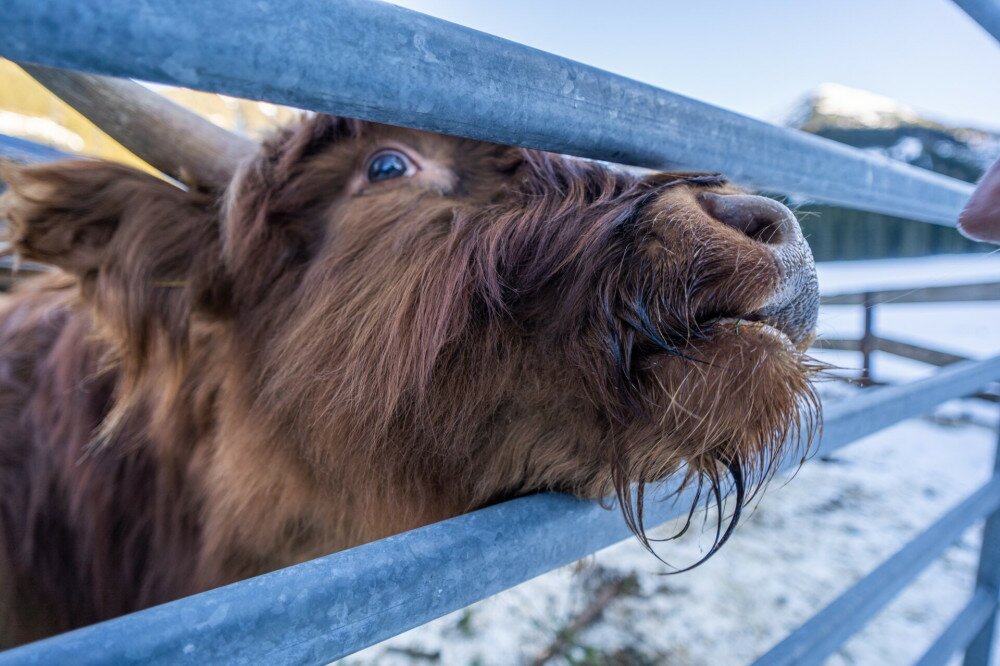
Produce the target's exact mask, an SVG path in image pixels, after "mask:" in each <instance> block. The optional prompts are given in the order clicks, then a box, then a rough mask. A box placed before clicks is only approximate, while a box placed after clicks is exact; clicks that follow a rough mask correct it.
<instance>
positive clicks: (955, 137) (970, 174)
mask: <svg viewBox="0 0 1000 666" xmlns="http://www.w3.org/2000/svg"><path fill="white" fill-rule="evenodd" d="M781 122H782V123H783V124H784V125H786V126H787V127H793V128H796V129H800V130H803V131H805V132H809V133H811V134H816V135H818V136H822V137H825V138H827V139H832V140H834V141H839V142H840V143H845V144H847V145H849V146H854V147H855V148H861V149H862V150H867V151H871V152H875V153H879V154H882V155H885V156H887V157H890V158H892V159H896V160H900V161H903V162H908V163H909V164H912V165H914V166H918V167H922V168H924V169H930V170H931V171H936V172H938V173H942V174H945V175H947V176H952V177H953V178H958V179H960V180H964V181H968V182H975V181H976V180H978V179H979V177H980V176H981V175H982V174H983V172H984V171H985V170H986V168H987V167H989V165H990V164H992V162H993V160H995V159H997V157H998V156H1000V132H998V131H993V130H987V129H983V128H976V127H966V126H961V125H957V124H948V123H947V122H944V121H942V120H938V119H932V118H929V117H927V116H926V115H923V114H921V113H919V112H917V111H915V110H914V109H912V108H910V107H908V106H906V105H905V104H901V103H900V102H897V101H895V100H893V99H890V98H888V97H883V96H882V95H877V94H875V93H871V92H867V91H864V90H857V89H855V88H849V87H847V86H842V85H839V84H835V83H825V84H823V85H821V86H819V87H818V88H816V89H815V90H813V91H811V92H809V93H808V94H806V95H805V96H804V97H803V98H802V99H801V100H800V101H799V102H798V103H796V104H795V106H794V107H792V108H791V109H790V110H789V111H788V112H787V113H786V114H785V115H784V117H783V118H781ZM800 210H801V211H802V212H804V213H816V214H817V215H806V216H805V219H804V220H803V230H804V231H805V233H806V236H807V237H808V238H809V242H810V245H812V248H813V253H814V254H815V255H816V258H817V259H818V260H821V261H829V260H839V259H871V258H880V257H902V256H919V255H926V254H941V253H954V252H976V251H981V250H982V251H985V250H988V249H989V247H988V246H985V245H982V244H978V243H973V242H971V241H968V240H966V239H964V238H962V237H961V236H960V235H959V234H958V232H957V231H955V230H954V229H950V228H947V227H941V226H937V225H931V224H921V223H915V222H911V221H907V220H900V219H898V218H893V217H890V216H887V215H878V214H875V213H866V212H862V211H856V210H848V209H844V208H836V207H832V206H822V205H812V204H807V205H805V206H802V207H800Z"/></svg>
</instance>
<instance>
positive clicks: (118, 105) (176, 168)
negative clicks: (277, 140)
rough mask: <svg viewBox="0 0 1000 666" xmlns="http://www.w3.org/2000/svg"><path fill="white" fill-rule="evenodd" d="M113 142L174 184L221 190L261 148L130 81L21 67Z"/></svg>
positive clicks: (60, 70)
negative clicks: (179, 182) (192, 184)
mask: <svg viewBox="0 0 1000 666" xmlns="http://www.w3.org/2000/svg"><path fill="white" fill-rule="evenodd" d="M21 67H22V68H23V69H24V70H25V71H26V72H27V73H28V74H30V75H31V77H32V78H34V79H35V80H36V81H38V82H39V83H41V84H42V85H43V86H45V87H46V88H48V89H49V90H50V91H52V93H53V94H55V95H56V96H57V97H59V98H60V99H62V100H63V101H64V102H66V103H67V104H69V105H70V106H71V107H73V108H74V109H76V110H77V111H79V112H80V113H81V114H83V115H84V116H85V117H86V118H87V119H88V120H90V121H91V122H92V123H94V124H95V125H97V126H98V127H99V128H101V129H102V130H103V131H104V132H105V133H107V134H108V135H109V136H111V138H113V139H114V140H116V141H118V142H119V143H120V144H122V145H123V146H124V147H125V148H127V149H128V150H130V151H132V152H133V153H134V154H135V155H136V156H138V157H139V158H140V159H142V160H144V161H145V162H147V163H149V164H150V165H151V166H153V167H155V168H157V169H159V170H160V171H162V172H163V173H165V174H166V175H168V176H170V177H171V178H174V179H176V180H182V181H185V182H191V181H193V182H194V183H197V184H198V185H203V186H208V187H223V186H225V185H226V184H227V183H228V182H229V180H230V179H231V178H232V175H233V173H234V172H235V171H236V168H237V167H238V166H239V164H240V163H241V162H242V161H243V160H245V159H246V158H247V157H248V156H250V155H251V154H253V153H254V152H255V151H256V149H257V145H256V144H255V143H254V142H253V141H251V140H249V139H245V138H243V137H241V136H238V135H236V134H233V133H232V132H229V131H226V130H224V129H222V128H221V127H218V126H216V125H213V124H212V123H211V122H209V121H208V120H205V119H204V118H202V117H201V116H199V115H198V114H196V113H194V112H192V111H188V110H187V109H185V108H183V107H181V106H179V105H178V104H175V103H174V102H172V101H170V100H168V99H167V98H165V97H163V96H162V95H158V94H156V93H155V92H153V91H152V90H149V89H148V88H145V87H143V86H141V85H139V84H138V83H136V82H134V81H130V80H128V79H115V78H109V77H106V76H96V75H94V74H84V73H81V72H72V71H68V70H62V69H53V68H51V67H42V66H40V65H29V64H21Z"/></svg>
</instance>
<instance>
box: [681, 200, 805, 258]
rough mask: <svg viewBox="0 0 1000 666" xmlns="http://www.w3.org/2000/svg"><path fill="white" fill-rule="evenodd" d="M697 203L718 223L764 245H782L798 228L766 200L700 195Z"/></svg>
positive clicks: (784, 210)
mask: <svg viewBox="0 0 1000 666" xmlns="http://www.w3.org/2000/svg"><path fill="white" fill-rule="evenodd" d="M698 202H699V203H700V204H701V207H702V208H703V209H704V210H705V212H706V213H708V214H709V215H711V216H712V217H713V218H715V219H716V220H718V221H719V222H722V223H723V224H725V225H726V226H728V227H732V228H733V229H736V230H738V231H742V232H743V233H745V234H746V235H747V236H749V237H750V238H752V239H754V240H755V241H759V242H761V243H767V244H768V245H780V244H781V243H783V242H785V241H786V240H788V239H789V237H790V235H791V234H793V233H794V232H795V228H796V227H797V226H798V221H797V220H796V219H795V215H794V214H793V213H792V211H790V210H789V209H788V208H787V207H786V206H784V205H782V204H780V203H778V202H777V201H775V200H774V199H768V198H767V197H759V196H756V195H753V194H716V193H714V192H702V193H701V194H699V195H698Z"/></svg>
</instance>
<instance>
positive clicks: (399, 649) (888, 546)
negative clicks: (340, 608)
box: [342, 255, 1000, 666]
mask: <svg viewBox="0 0 1000 666" xmlns="http://www.w3.org/2000/svg"><path fill="white" fill-rule="evenodd" d="M997 279H1000V255H987V256H974V257H970V256H963V257H936V258H932V259H918V260H901V261H882V262H844V263H839V264H831V265H824V266H821V267H820V283H821V285H823V289H824V291H825V292H826V293H838V292H844V291H852V290H857V289H863V288H888V287H906V286H923V285H927V284H931V283H936V284H946V283H963V282H970V283H971V282H977V281H987V280H997ZM860 322H861V309H860V307H858V306H851V307H847V306H844V307H839V306H838V307H831V308H828V309H826V310H825V311H824V312H823V315H822V319H821V332H822V333H824V334H826V335H831V336H836V337H848V336H855V335H857V334H859V333H860V326H861V324H860ZM876 328H877V331H878V332H879V333H881V334H884V335H887V336H889V335H891V336H892V337H897V338H900V339H905V340H908V341H915V342H923V343H925V344H928V345H930V344H933V345H936V346H937V347H939V348H941V349H948V350H951V351H955V352H959V353H964V354H966V355H970V356H973V357H985V356H989V355H991V354H995V353H1000V303H991V304H948V305H887V306H880V308H879V311H878V318H877V322H876ZM834 357H835V358H836V362H838V363H840V364H841V365H843V366H848V367H856V366H857V364H858V358H857V355H856V354H839V355H834V354H830V353H827V354H824V358H831V359H832V358H834ZM876 371H877V372H878V373H880V374H881V375H882V376H885V377H892V378H894V379H896V378H898V379H908V378H911V377H915V376H919V375H921V374H925V373H926V370H925V369H923V368H922V367H920V366H919V365H916V364H911V363H908V362H903V361H893V360H891V359H887V358H884V356H878V357H877V364H876ZM859 390H860V389H856V388H853V387H850V386H848V385H845V384H842V383H840V382H829V383H824V384H823V386H822V392H823V394H824V399H825V400H826V401H827V402H828V403H829V402H834V401H838V400H843V399H845V398H848V397H850V396H851V395H853V394H855V393H856V392H857V391H859ZM873 390H874V389H873ZM996 423H997V413H996V408H995V406H991V405H986V404H985V403H981V402H978V401H968V400H964V401H954V402H952V403H949V404H947V405H943V406H942V407H941V408H939V409H938V410H937V411H936V412H935V413H934V414H933V415H931V416H929V417H927V418H923V419H915V420H911V421H908V422H905V423H902V424H899V425H897V426H895V427H893V428H890V429H888V430H885V431H883V432H881V433H878V434H876V435H873V436H871V437H868V438H867V439H865V440H861V441H860V442H857V443H855V444H854V445H852V446H849V447H847V448H845V449H842V450H841V451H839V452H838V453H837V454H836V455H835V457H834V458H833V459H831V460H827V461H813V462H811V463H809V464H807V465H806V466H805V467H804V468H802V469H801V470H800V471H799V473H798V474H797V475H796V476H795V477H794V478H791V479H790V480H786V479H781V480H778V481H776V482H774V483H773V484H772V485H771V487H770V488H769V489H768V491H767V492H766V493H765V495H764V497H763V499H762V500H761V501H760V502H759V504H758V505H757V507H756V509H755V510H754V511H753V512H752V514H751V515H749V517H747V518H746V519H745V521H744V522H743V524H742V525H741V526H740V528H739V529H738V530H737V532H736V535H735V536H734V538H733V539H732V540H730V542H729V543H728V544H727V545H726V546H725V547H724V548H723V549H722V551H721V552H720V553H719V554H717V555H716V556H715V557H714V558H712V559H711V560H710V561H709V562H707V563H706V564H704V565H703V566H701V567H699V568H698V569H695V570H694V571H691V572H688V573H684V574H680V575H676V576H665V575H663V574H664V573H665V572H666V571H667V570H668V569H667V567H665V566H664V565H663V564H661V563H659V562H657V561H656V560H655V559H654V558H653V557H652V556H650V555H649V554H648V553H646V552H645V551H643V550H642V548H641V547H639V545H638V544H637V543H636V542H635V541H633V540H629V541H625V542H622V543H620V544H618V545H616V546H613V547H611V548H608V549H606V550H604V551H601V552H600V553H598V554H596V555H594V556H592V557H590V558H587V559H586V560H584V561H583V562H581V563H578V564H577V565H574V566H570V567H565V568H563V569H560V570H557V571H554V572H551V573H549V574H546V575H544V576H540V577H538V578H536V579H534V580H532V581H529V582H527V583H524V584H523V585H520V586H518V587H516V588H514V589H512V590H508V591H507V592H504V593H502V594H499V595H496V596H495V597H492V598H490V599H487V600H485V601H482V602H480V603H478V604H475V605H473V606H471V607H469V608H467V609H465V610H463V611H459V612H456V613H453V614H451V615H449V616H446V617H444V618H441V619H439V620H436V621H435V622H432V623H430V624H428V625H425V626H424V627H420V628H418V629H414V630H412V631H410V632H407V633H405V634H403V635H401V636H398V637H396V638H394V639H392V640H390V641H387V642H385V643H383V644H380V645H378V646H375V647H373V648H370V649H369V650H366V651H364V652H362V653H359V654H357V655H355V656H354V657H350V658H348V659H346V660H344V661H343V662H342V663H344V664H359V665H360V664H379V665H382V664H384V665H386V666H396V665H400V666H402V665H412V664H431V663H440V664H460V665H470V666H472V665H480V666H488V665H492V664H531V663H533V661H535V660H536V659H537V658H538V657H539V656H540V655H542V654H544V652H545V650H546V649H547V648H548V647H549V646H550V645H551V644H552V643H553V641H555V640H556V639H557V637H558V636H560V635H561V636H563V638H564V644H565V649H564V650H561V651H560V652H561V654H559V655H557V656H556V657H554V658H552V659H550V660H549V661H547V662H545V663H550V664H581V665H583V664H587V665H590V664H594V665H596V664H606V663H610V664H622V665H625V664H628V665H645V664H671V665H678V666H701V665H712V666H716V665H723V666H728V665H730V664H734V665H735V664H746V663H749V662H750V661H752V660H753V659H754V658H755V657H757V656H759V655H760V654H762V653H763V652H764V651H766V650H767V649H768V648H769V647H770V646H771V645H773V644H774V643H775V642H776V641H778V640H779V639H781V638H782V637H783V636H785V635H786V634H787V633H788V632H789V631H791V630H793V629H794V628H796V627H797V626H799V625H800V624H801V623H802V622H803V621H804V620H805V619H807V618H808V617H809V616H811V615H812V614H813V613H815V612H816V611H817V610H819V609H820V608H822V607H823V606H824V605H826V604H827V603H828V602H830V601H831V600H832V599H834V598H835V597H836V596H837V595H838V594H840V593H841V592H842V591H843V590H845V589H846V588H847V587H848V586H850V585H851V584H852V583H853V582H855V581H856V580H858V579H859V578H861V577H862V576H864V575H865V574H866V573H868V572H869V571H870V570H871V569H873V568H874V567H875V566H877V565H878V564H879V563H880V562H881V561H883V560H884V559H885V558H886V557H888V556H889V555H890V554H892V553H893V552H894V551H895V550H897V549H898V548H899V547H901V546H902V545H903V544H905V543H906V542H907V541H909V540H910V539H912V538H913V537H914V536H916V535H917V534H918V533H919V532H920V531H921V530H922V529H924V528H925V527H926V526H927V525H929V524H930V523H931V522H932V521H933V520H935V519H936V518H937V517H938V516H940V515H941V514H943V513H944V512H945V511H947V510H948V509H949V508H950V507H952V506H954V505H955V504H956V503H957V502H959V501H961V500H962V499H963V498H964V497H965V496H966V495H968V494H969V493H970V492H971V491H972V490H974V489H975V488H976V487H977V486H978V485H979V484H981V483H982V482H983V481H984V480H985V479H987V478H988V475H989V470H990V466H991V461H992V455H993V449H994V446H995V442H996V437H997V434H996ZM693 532H694V533H693V534H692V535H690V536H689V537H685V539H682V540H681V541H679V542H676V541H672V542H667V543H665V544H661V545H660V547H659V552H660V554H661V555H662V556H663V557H664V558H665V559H666V560H667V561H669V562H671V563H672V564H678V565H679V564H682V563H691V562H694V561H696V560H697V559H698V558H699V556H700V555H701V554H702V553H703V552H704V549H705V548H706V547H707V546H708V545H709V536H708V531H707V530H706V531H705V533H704V534H702V533H700V531H699V530H693ZM663 533H664V534H666V531H664V532H663ZM978 539H979V533H978V530H970V531H969V532H968V533H967V534H965V535H964V536H963V537H962V539H961V540H960V541H959V542H958V543H957V544H956V545H955V546H954V547H952V548H950V549H949V550H948V551H947V552H946V553H945V555H944V556H943V557H942V558H940V559H939V560H938V561H937V562H936V563H935V564H934V565H933V566H931V567H930V568H929V569H928V570H927V571H925V572H924V574H923V575H922V576H920V578H918V579H917V580H916V582H915V584H913V585H912V586H911V587H909V588H908V589H907V590H906V591H905V592H904V593H903V594H901V595H900V596H899V597H897V599H896V600H895V601H894V602H893V603H892V604H891V605H890V606H889V607H888V608H887V609H886V610H885V611H884V612H883V613H881V614H880V615H879V616H878V617H877V618H876V619H875V621H873V622H872V623H871V624H870V625H869V626H868V627H867V628H866V629H865V630H863V631H862V632H860V633H859V634H857V635H856V636H855V637H854V638H853V639H852V640H851V641H849V642H848V643H847V644H846V645H845V646H844V648H843V649H842V650H841V651H840V652H839V653H837V654H836V655H835V656H834V657H833V658H832V659H831V660H830V662H829V663H831V664H836V665H837V666H841V665H845V666H846V665H848V664H855V665H861V666H866V665H869V664H871V665H880V666H881V665H893V664H908V663H912V662H913V661H914V660H915V659H916V658H917V657H919V656H920V655H921V654H922V652H923V650H924V649H926V647H927V646H928V645H929V644H930V642H931V641H932V640H933V637H935V636H936V635H937V634H938V633H939V632H940V631H941V630H942V629H943V628H944V627H945V626H946V625H947V623H948V622H949V621H950V619H951V617H952V616H953V615H954V614H955V612H957V610H958V609H959V608H960V607H961V606H962V605H963V604H964V603H965V601H966V600H967V598H968V595H969V590H970V589H971V585H972V582H973V579H974V572H975V563H976V557H977V552H978V551H977V549H978ZM609 590H613V593H608V591H609ZM602 594H606V595H607V596H606V597H605V598H610V599H611V601H610V602H609V603H608V604H607V606H606V608H605V609H604V612H603V613H602V614H601V615H600V616H599V617H598V618H597V619H595V620H594V621H593V622H591V623H589V624H588V625H587V626H585V627H583V628H582V629H580V630H579V631H577V632H575V633H572V635H568V632H566V628H567V627H568V626H570V624H571V623H573V622H574V620H575V619H577V618H578V617H579V616H580V615H581V614H582V613H584V612H585V610H586V609H587V608H588V607H593V606H594V599H595V598H597V597H600V596H601V595H602Z"/></svg>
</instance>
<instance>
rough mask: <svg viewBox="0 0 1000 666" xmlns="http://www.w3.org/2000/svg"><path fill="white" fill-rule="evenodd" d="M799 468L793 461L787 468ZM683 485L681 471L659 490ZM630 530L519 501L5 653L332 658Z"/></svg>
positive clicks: (880, 414)
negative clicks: (680, 478) (677, 477)
mask: <svg viewBox="0 0 1000 666" xmlns="http://www.w3.org/2000/svg"><path fill="white" fill-rule="evenodd" d="M996 377H1000V356H997V357H994V358H991V359H988V360H985V361H978V362H972V361H969V362H964V363H958V364H955V365H953V366H950V367H948V368H946V369H945V370H942V371H940V372H938V373H937V374H936V375H935V376H933V377H930V378H928V379H924V380H921V381H918V382H914V383H912V384H908V385H906V386H899V387H891V388H885V389H879V390H873V391H870V392H865V393H864V394H863V395H861V396H859V397H857V398H855V399H853V400H851V401H849V402H845V403H842V404H839V405H833V406H830V407H829V408H828V409H827V416H826V426H825V430H824V436H823V442H822V446H821V447H820V448H821V451H822V452H830V451H832V450H834V449H836V448H839V447H842V446H846V445H847V444H850V443H851V442H853V441H855V440H857V439H859V438H861V437H864V436H865V435H868V434H871V433H874V432H877V431H878V430H881V429H882V428H885V427H887V426H890V425H892V424H894V423H898V422H899V421H902V420H904V419H907V418H910V417H913V416H917V415H919V414H921V413H924V412H926V411H928V410H930V409H931V408H932V407H934V406H935V405H937V404H938V403H940V402H942V401H944V400H947V399H950V398H957V397H960V396H963V395H968V394H970V393H973V392H974V391H976V390H977V389H978V388H980V387H981V386H983V385H984V384H987V383H989V382H990V381H991V380H993V379H994V378H996ZM797 464H798V461H796V460H790V461H788V462H786V464H785V468H786V469H787V468H790V467H795V466H796V465H797ZM675 488H676V480H675V481H673V482H672V483H671V482H668V483H667V484H665V488H663V489H661V490H660V491H659V492H660V493H666V492H669V491H670V490H672V489H675ZM660 496H662V494H661V495H660ZM691 499H692V498H691V496H690V495H684V496H682V497H680V498H679V499H678V500H677V501H675V502H671V501H666V502H657V501H651V502H649V503H648V504H647V505H646V511H647V518H648V520H647V522H648V524H650V525H655V524H657V523H659V522H664V521H667V520H670V519H672V518H677V517H679V516H680V515H681V514H684V513H686V512H687V506H686V505H685V502H690V500H691ZM628 535H629V532H628V530H627V529H626V527H625V525H624V524H623V521H622V519H621V517H620V516H619V515H618V512H617V511H609V510H607V509H604V508H601V507H600V506H599V505H597V504H596V503H593V502H585V501H580V500H575V499H573V498H570V497H567V496H565V495H553V494H544V495H535V496H531V497H522V498H519V499H515V500H512V501H510V502H505V503H503V504H499V505H496V506H491V507H488V508H485V509H481V510H479V511H475V512H473V513H470V514H466V515H463V516H458V517H456V518H452V519H449V520H445V521H442V522H440V523H435V524H433V525H429V526H427V527H423V528H420V529H417V530H413V531H410V532H406V533H403V534H399V535H396V536H393V537H389V538H387V539H383V540H381V541H376V542H374V543H370V544H366V545H364V546H359V547H357V548H352V549H350V550H347V551H343V552H340V553H335V554H334V555H330V556H327V557H322V558H319V559H316V560H313V561H311V562H306V563H304V564H300V565H297V566H294V567H289V568H287V569H282V570H280V571H276V572H273V573H270V574H266V575H263V576H258V577H256V578H252V579H250V580H247V581H243V582H242V583H236V584H234V585H229V586H226V587H222V588H218V589H215V590H211V591H209V592H205V593H202V594H198V595H195V596H192V597H188V598H186V599H181V600H178V601H175V602H171V603H168V604H164V605H162V606H157V607H155V608H150V609H148V610H145V611H140V612H138V613H133V614H131V615H127V616H125V617H121V618H118V619H115V620H110V621H108V622H104V623H101V624H98V625H93V626H91V627H86V628H84V629H79V630H77V631H73V632H70V633H67V634H63V635H62V636H57V637H54V638H50V639H47V640H44V641H40V642H38V643H34V644H31V645H26V646H23V647H21V648H17V649H14V650H11V651H8V652H5V653H0V666H11V665H13V664H18V665H20V664H52V663H74V664H127V663H144V664H149V663H172V664H204V663H212V662H216V661H220V662H226V663H268V664H302V663H306V664H319V663H326V662H329V661H332V660H334V659H337V658H340V657H343V656H346V655H349V654H352V653H353V652H356V651H357V650H360V649H362V648H365V647H368V646H370V645H374V644H375V643H378V642H379V641H382V640H385V639H386V638H390V637H392V636H395V635H396V634H399V633H402V632H403V631H406V630H407V629H411V628H413V627H416V626H419V625H421V624H424V623H425V622H429V621H430V620H433V619H434V618H437V617H440V616H442V615H444V614H446V613H449V612H451V611H454V610H457V609H459V608H463V607H465V606H468V605H469V604H471V603H473V602H475V601H479V600H480V599H484V598H486V597H488V596H490V595H493V594H496V593H497V592H501V591H503V590H505V589H507V588H510V587H513V586H514V585H517V584H519V583H522V582H524V581H526V580H529V579H531V578H534V577H535V576H538V575H541V574H543V573H545V572H547V571H550V570H552V569H555V568H556V567H559V566H563V565H565V564H569V563H570V562H573V561H576V560H578V559H580V558H581V557H584V556H586V555H588V554H590V553H593V552H595V551H597V550H599V549H601V548H604V547H606V546H609V545H611V544H613V543H616V542H618V541H620V540H622V539H624V538H626V537H627V536H628Z"/></svg>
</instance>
